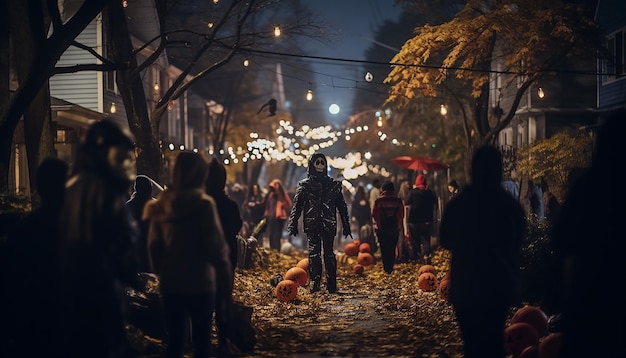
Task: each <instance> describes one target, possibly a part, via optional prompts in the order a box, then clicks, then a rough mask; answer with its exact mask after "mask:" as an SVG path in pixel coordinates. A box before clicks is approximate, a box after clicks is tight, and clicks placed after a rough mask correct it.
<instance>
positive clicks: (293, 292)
mask: <svg viewBox="0 0 626 358" xmlns="http://www.w3.org/2000/svg"><path fill="white" fill-rule="evenodd" d="M297 295H298V284H297V283H295V282H294V281H291V280H282V281H280V282H279V283H278V285H276V298H278V299H279V300H281V301H283V302H291V301H293V300H294V299H295V298H296V296H297Z"/></svg>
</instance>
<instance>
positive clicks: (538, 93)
mask: <svg viewBox="0 0 626 358" xmlns="http://www.w3.org/2000/svg"><path fill="white" fill-rule="evenodd" d="M537 96H539V98H543V97H545V96H546V94H545V93H544V92H543V88H541V87H539V88H538V89H537Z"/></svg>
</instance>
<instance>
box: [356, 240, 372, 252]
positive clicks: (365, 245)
mask: <svg viewBox="0 0 626 358" xmlns="http://www.w3.org/2000/svg"><path fill="white" fill-rule="evenodd" d="M359 252H369V253H371V252H372V247H371V246H370V244H368V243H367V242H364V243H362V244H361V245H359Z"/></svg>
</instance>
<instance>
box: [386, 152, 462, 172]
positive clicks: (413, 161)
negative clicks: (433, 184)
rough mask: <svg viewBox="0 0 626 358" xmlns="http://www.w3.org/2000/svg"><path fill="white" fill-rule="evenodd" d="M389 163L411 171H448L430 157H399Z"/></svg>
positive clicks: (446, 166) (444, 165) (445, 166)
mask: <svg viewBox="0 0 626 358" xmlns="http://www.w3.org/2000/svg"><path fill="white" fill-rule="evenodd" d="M391 162H392V163H394V164H397V165H399V166H401V167H405V168H407V169H411V170H426V171H437V170H444V169H448V168H449V167H450V166H449V165H448V164H446V163H443V162H440V161H438V160H437V159H434V158H430V157H416V156H409V155H401V156H399V157H395V158H392V159H391Z"/></svg>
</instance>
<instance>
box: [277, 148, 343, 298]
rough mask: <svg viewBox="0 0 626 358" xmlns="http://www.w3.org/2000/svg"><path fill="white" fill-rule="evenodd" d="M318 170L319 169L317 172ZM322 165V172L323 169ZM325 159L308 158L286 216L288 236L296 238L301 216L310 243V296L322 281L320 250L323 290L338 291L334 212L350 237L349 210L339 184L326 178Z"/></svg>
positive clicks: (315, 155) (318, 154)
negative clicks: (323, 269) (323, 275)
mask: <svg viewBox="0 0 626 358" xmlns="http://www.w3.org/2000/svg"><path fill="white" fill-rule="evenodd" d="M316 162H317V167H318V169H320V170H319V171H318V169H316ZM322 162H323V169H322ZM327 163H328V162H327V161H326V157H325V156H324V155H323V154H321V153H316V154H313V155H312V156H311V158H309V166H308V169H307V177H306V178H305V179H302V180H300V181H299V182H298V186H297V188H296V194H295V197H294V203H293V207H292V209H291V214H290V215H289V223H288V225H287V230H288V231H289V235H291V236H296V235H298V219H299V218H300V215H303V226H304V233H305V234H306V235H307V239H308V240H309V277H310V278H311V280H312V282H313V286H312V287H311V292H315V291H318V290H319V289H320V282H321V279H322V249H323V252H324V266H325V268H326V288H327V289H328V292H330V293H334V292H336V291H337V258H336V257H335V253H334V251H333V242H334V237H335V233H336V230H337V211H339V216H340V217H341V224H342V227H343V234H344V235H345V236H351V235H352V233H351V232H350V223H349V221H348V207H347V205H346V202H345V200H344V199H343V194H342V188H341V182H338V181H336V180H333V179H332V178H331V177H329V176H328V174H327V168H328V166H327Z"/></svg>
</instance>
